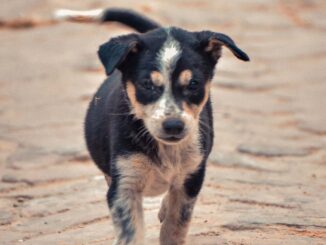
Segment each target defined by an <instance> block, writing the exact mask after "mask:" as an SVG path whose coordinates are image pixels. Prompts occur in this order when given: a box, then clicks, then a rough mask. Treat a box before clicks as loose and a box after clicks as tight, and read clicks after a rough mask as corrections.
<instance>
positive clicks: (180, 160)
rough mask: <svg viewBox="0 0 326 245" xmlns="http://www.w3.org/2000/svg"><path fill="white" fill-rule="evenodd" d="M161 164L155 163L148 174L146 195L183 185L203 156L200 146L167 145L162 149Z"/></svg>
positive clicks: (153, 194) (158, 193) (160, 192)
mask: <svg viewBox="0 0 326 245" xmlns="http://www.w3.org/2000/svg"><path fill="white" fill-rule="evenodd" d="M159 157H160V160H161V164H160V165H157V164H153V167H152V169H151V171H150V173H149V176H147V181H146V182H147V183H146V187H145V190H144V194H145V195H146V196H155V195H160V194H162V193H164V192H165V191H167V189H168V188H169V187H170V186H171V185H174V186H177V187H181V186H182V185H183V183H184V181H185V179H186V177H187V176H188V175H189V174H191V173H193V172H195V171H196V169H197V168H198V166H199V164H200V163H201V161H202V158H203V156H202V155H201V154H200V151H199V149H198V148H195V147H187V148H181V149H180V148H179V149H178V148H177V147H172V146H170V147H166V148H162V149H160V152H159Z"/></svg>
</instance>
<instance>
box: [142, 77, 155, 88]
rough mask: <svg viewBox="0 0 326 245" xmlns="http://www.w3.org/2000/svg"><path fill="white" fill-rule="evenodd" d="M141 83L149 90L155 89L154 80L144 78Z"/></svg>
mask: <svg viewBox="0 0 326 245" xmlns="http://www.w3.org/2000/svg"><path fill="white" fill-rule="evenodd" d="M141 85H142V87H143V88H144V89H147V90H154V89H155V86H154V84H153V83H152V81H151V80H150V79H144V80H143V81H142V82H141Z"/></svg>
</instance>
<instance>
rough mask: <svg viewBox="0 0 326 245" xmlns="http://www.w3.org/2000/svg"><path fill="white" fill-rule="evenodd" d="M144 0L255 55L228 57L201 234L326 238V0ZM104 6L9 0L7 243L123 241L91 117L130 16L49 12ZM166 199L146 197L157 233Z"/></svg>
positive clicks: (3, 130)
mask: <svg viewBox="0 0 326 245" xmlns="http://www.w3.org/2000/svg"><path fill="white" fill-rule="evenodd" d="M185 2H186V3H185ZM284 2H287V4H284ZM131 3H132V4H131ZM130 5H132V8H134V9H136V10H139V11H142V12H144V13H146V14H147V15H149V16H151V17H153V18H154V19H156V20H158V21H160V22H161V23H164V24H166V25H177V26H182V27H184V28H187V29H191V30H201V29H204V28H205V29H211V30H216V31H220V32H225V33H228V34H229V35H230V36H232V37H233V38H234V39H235V40H236V41H237V42H238V44H239V45H240V47H241V48H243V49H244V50H246V51H247V52H248V53H249V54H250V56H251V58H252V62H250V63H243V62H241V61H238V60H236V59H235V58H233V57H232V56H231V55H230V53H229V52H228V51H225V57H224V58H223V59H222V61H221V63H220V65H219V69H218V71H217V75H216V78H215V80H214V86H213V91H212V97H213V101H214V114H215V132H216V140H215V148H214V150H213V153H212V154H211V158H210V163H209V166H208V171H207V177H206V182H205V187H204V188H203V190H202V192H201V195H200V197H199V201H198V205H197V206H196V209H195V213H194V219H193V222H192V226H191V229H190V235H189V239H188V240H189V244H197V245H202V244H326V100H325V97H326V83H325V80H326V72H325V58H326V45H325V38H326V35H325V33H326V15H325V11H326V2H325V1H323V0H320V1H312V0H292V1H272V0H271V1H262V0H250V1H241V0H233V1H180V0H174V1H163V0H162V1H155V2H154V1H148V2H146V1H137V3H136V1H130V0H129V1H119V6H127V7H130ZM101 6H113V4H112V1H104V0H103V1H99V0H97V1H81V0H78V1H77V0H76V1H68V3H67V1H61V0H29V1H21V0H10V1H9V0H2V2H1V6H0V19H1V21H2V22H1V29H0V43H1V46H0V53H1V64H0V103H1V107H0V118H1V121H0V180H1V182H0V244H20V243H23V244H110V243H111V242H112V239H113V231H112V225H111V220H110V217H109V216H108V209H107V207H106V203H105V193H106V189H107V188H106V184H105V181H104V179H103V178H102V175H101V173H100V172H99V171H98V170H97V168H96V167H95V166H94V165H93V163H92V162H91V160H90V159H89V157H88V154H87V152H86V150H85V145H84V140H83V132H82V127H83V117H84V114H85V109H86V106H87V103H88V101H89V99H90V97H91V96H92V94H93V93H94V92H95V89H96V88H97V87H98V86H99V84H100V83H101V82H102V80H103V79H104V72H103V70H102V69H101V66H100V64H99V62H98V60H97V57H96V51H97V47H98V46H99V44H101V43H103V42H104V41H106V40H107V39H108V38H110V37H111V36H115V35H118V34H122V33H127V32H129V31H130V30H129V29H127V28H126V27H123V26H121V25H118V24H108V25H92V24H76V23H52V22H51V21H49V20H50V18H49V14H50V13H51V12H52V11H53V10H54V9H55V8H58V7H70V8H79V9H83V8H84V9H85V8H94V7H95V8H96V7H101ZM116 6H117V5H116ZM159 202H160V198H154V199H146V200H145V209H146V228H147V244H157V237H158V232H159V222H158V220H157V212H158V208H159Z"/></svg>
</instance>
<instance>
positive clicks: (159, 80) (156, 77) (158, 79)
mask: <svg viewBox="0 0 326 245" xmlns="http://www.w3.org/2000/svg"><path fill="white" fill-rule="evenodd" d="M150 76H151V79H152V82H153V83H154V85H156V86H162V85H163V84H164V78H163V75H162V74H161V73H160V72H158V71H152V72H151V75H150Z"/></svg>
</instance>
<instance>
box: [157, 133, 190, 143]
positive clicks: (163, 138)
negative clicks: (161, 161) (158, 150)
mask: <svg viewBox="0 0 326 245" xmlns="http://www.w3.org/2000/svg"><path fill="white" fill-rule="evenodd" d="M184 138H185V135H184V134H182V135H178V136H175V135H173V136H170V135H164V136H160V137H158V139H159V140H160V141H161V142H162V143H165V144H177V143H179V142H181V141H182V140H183V139H184Z"/></svg>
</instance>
